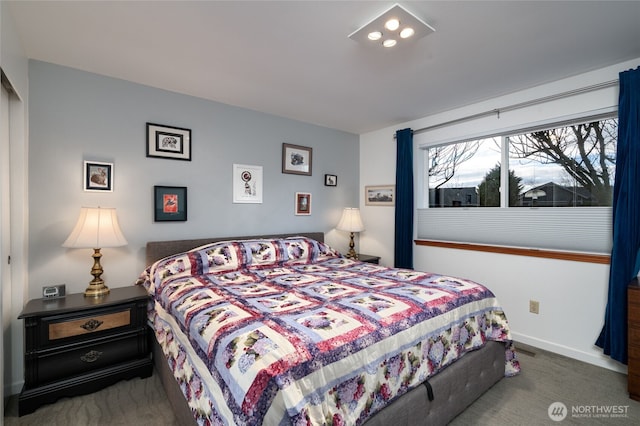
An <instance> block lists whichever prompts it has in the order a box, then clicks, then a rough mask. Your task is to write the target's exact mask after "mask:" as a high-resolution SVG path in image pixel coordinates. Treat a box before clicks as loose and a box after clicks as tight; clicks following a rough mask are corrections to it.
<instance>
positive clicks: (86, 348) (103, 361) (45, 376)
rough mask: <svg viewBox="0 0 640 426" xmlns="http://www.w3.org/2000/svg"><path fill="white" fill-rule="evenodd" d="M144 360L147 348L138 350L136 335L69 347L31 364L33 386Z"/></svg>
mask: <svg viewBox="0 0 640 426" xmlns="http://www.w3.org/2000/svg"><path fill="white" fill-rule="evenodd" d="M144 356H146V348H144V347H141V345H140V338H139V336H138V334H137V333H130V334H129V335H125V336H118V337H117V338H113V337H109V338H105V339H99V340H97V341H93V342H92V343H90V344H83V345H69V347H68V348H65V349H63V350H60V349H57V350H55V351H49V352H46V351H44V352H42V353H40V354H39V355H38V356H37V358H36V359H35V360H34V364H33V368H34V369H35V371H36V375H37V376H36V383H38V384H39V385H42V384H46V383H50V382H53V381H55V380H58V379H63V378H64V379H67V378H70V377H73V376H77V375H79V374H83V373H87V372H91V371H94V370H97V369H100V368H103V367H106V366H111V365H114V364H117V363H120V362H124V361H128V360H131V359H136V358H143V357H144ZM25 385H27V387H28V385H29V384H28V383H25Z"/></svg>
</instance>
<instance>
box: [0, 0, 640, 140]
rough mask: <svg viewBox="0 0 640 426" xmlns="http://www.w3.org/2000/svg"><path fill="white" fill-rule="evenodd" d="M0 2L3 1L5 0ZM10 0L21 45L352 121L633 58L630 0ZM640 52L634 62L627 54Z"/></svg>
mask: <svg viewBox="0 0 640 426" xmlns="http://www.w3.org/2000/svg"><path fill="white" fill-rule="evenodd" d="M3 1H6V0H3ZM393 4H394V2H387V1H135V2H134V1H105V2H102V1H10V2H9V12H10V15H11V16H12V18H13V21H14V24H15V27H16V29H17V32H18V35H19V37H20V39H21V42H22V44H23V48H24V51H25V52H26V55H27V56H28V57H29V58H31V59H37V60H40V61H46V62H50V63H54V64H59V65H63V66H68V67H72V68H77V69H80V70H85V71H90V72H93V73H97V74H101V75H105V76H110V77H115V78H120V79H124V80H128V81H132V82H136V83H141V84H145V85H148V86H152V87H157V88H162V89H166V90H170V91H174V92H178V93H184V94H188V95H193V96H197V97H201V98H205V99H210V100H213V101H218V102H222V103H225V104H230V105H235V106H239V107H243V108H248V109H252V110H257V111H262V112H265V113H269V114H274V115H277V116H281V117H286V118H291V119H295V120H300V121H303V122H308V123H313V124H317V125H320V126H326V127H330V128H335V129H339V130H344V131H347V132H352V133H356V134H361V133H366V132H369V131H373V130H378V129H381V128H385V127H388V126H393V125H397V124H401V123H404V122H407V121H411V120H414V119H417V118H421V117H425V116H427V115H431V114H434V113H438V112H442V111H446V110H450V109H452V108H456V107H460V106H463V105H468V104H471V103H474V102H479V101H483V100H487V99H490V98H493V97H496V96H500V95H504V94H507V93H511V92H514V91H518V90H522V89H526V88H530V87H534V86H536V85H539V84H543V83H546V82H550V81H554V80H558V79H562V78H565V77H570V76H573V75H576V74H580V73H583V72H587V71H590V70H594V69H598V68H602V67H605V66H608V65H613V64H616V63H619V62H623V61H626V60H630V59H634V58H640V24H639V22H640V1H626V2H615V1H566V2H563V1H495V2H489V1H466V2H463V1H407V2H400V4H401V5H402V6H404V7H405V8H406V9H408V10H409V11H411V12H412V13H413V14H415V15H416V16H418V17H419V18H421V19H422V20H424V21H425V22H427V23H428V24H429V25H431V26H432V27H433V28H435V32H434V33H432V34H430V35H428V36H426V37H423V38H421V39H418V40H414V41H412V42H411V43H409V44H408V45H407V46H404V47H402V48H398V47H396V48H393V49H381V48H380V49H378V48H372V47H371V46H365V45H362V44H359V43H358V42H356V41H354V40H351V39H350V38H348V35H349V34H351V33H352V32H353V31H354V30H356V29H358V28H359V27H361V26H362V25H364V24H366V23H367V22H368V21H369V20H370V19H372V18H374V17H375V16H376V15H378V14H379V13H381V12H382V11H384V10H386V9H388V8H389V7H391V6H392V5H393ZM639 65H640V64H639Z"/></svg>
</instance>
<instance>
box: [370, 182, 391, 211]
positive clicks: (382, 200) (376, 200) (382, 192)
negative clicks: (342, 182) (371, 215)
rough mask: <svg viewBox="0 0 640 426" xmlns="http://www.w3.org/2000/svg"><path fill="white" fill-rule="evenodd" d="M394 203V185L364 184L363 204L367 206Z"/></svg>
mask: <svg viewBox="0 0 640 426" xmlns="http://www.w3.org/2000/svg"><path fill="white" fill-rule="evenodd" d="M395 203H396V187H395V185H381V186H365V187H364V204H365V205H367V206H393V205H395Z"/></svg>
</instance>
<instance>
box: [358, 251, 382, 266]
mask: <svg viewBox="0 0 640 426" xmlns="http://www.w3.org/2000/svg"><path fill="white" fill-rule="evenodd" d="M358 260H359V261H360V262H367V263H375V264H376V265H377V264H378V263H380V256H372V255H370V254H363V253H358Z"/></svg>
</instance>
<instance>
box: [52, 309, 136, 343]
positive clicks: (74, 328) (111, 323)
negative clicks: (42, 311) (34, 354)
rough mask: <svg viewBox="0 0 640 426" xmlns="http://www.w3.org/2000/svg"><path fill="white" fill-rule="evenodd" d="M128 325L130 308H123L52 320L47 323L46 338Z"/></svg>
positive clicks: (129, 322) (77, 334) (129, 323)
mask: <svg viewBox="0 0 640 426" xmlns="http://www.w3.org/2000/svg"><path fill="white" fill-rule="evenodd" d="M43 323H44V324H47V320H46V319H45V320H44V321H43ZM128 325H131V309H125V310H122V311H120V312H114V313H110V314H104V315H94V316H90V317H83V318H79V319H75V320H70V321H69V320H65V321H59V322H55V321H54V322H50V323H48V326H49V335H48V339H49V340H56V339H63V338H65V337H73V336H79V335H81V334H88V333H94V332H97V331H104V330H110V329H112V328H117V327H126V326H128Z"/></svg>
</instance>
